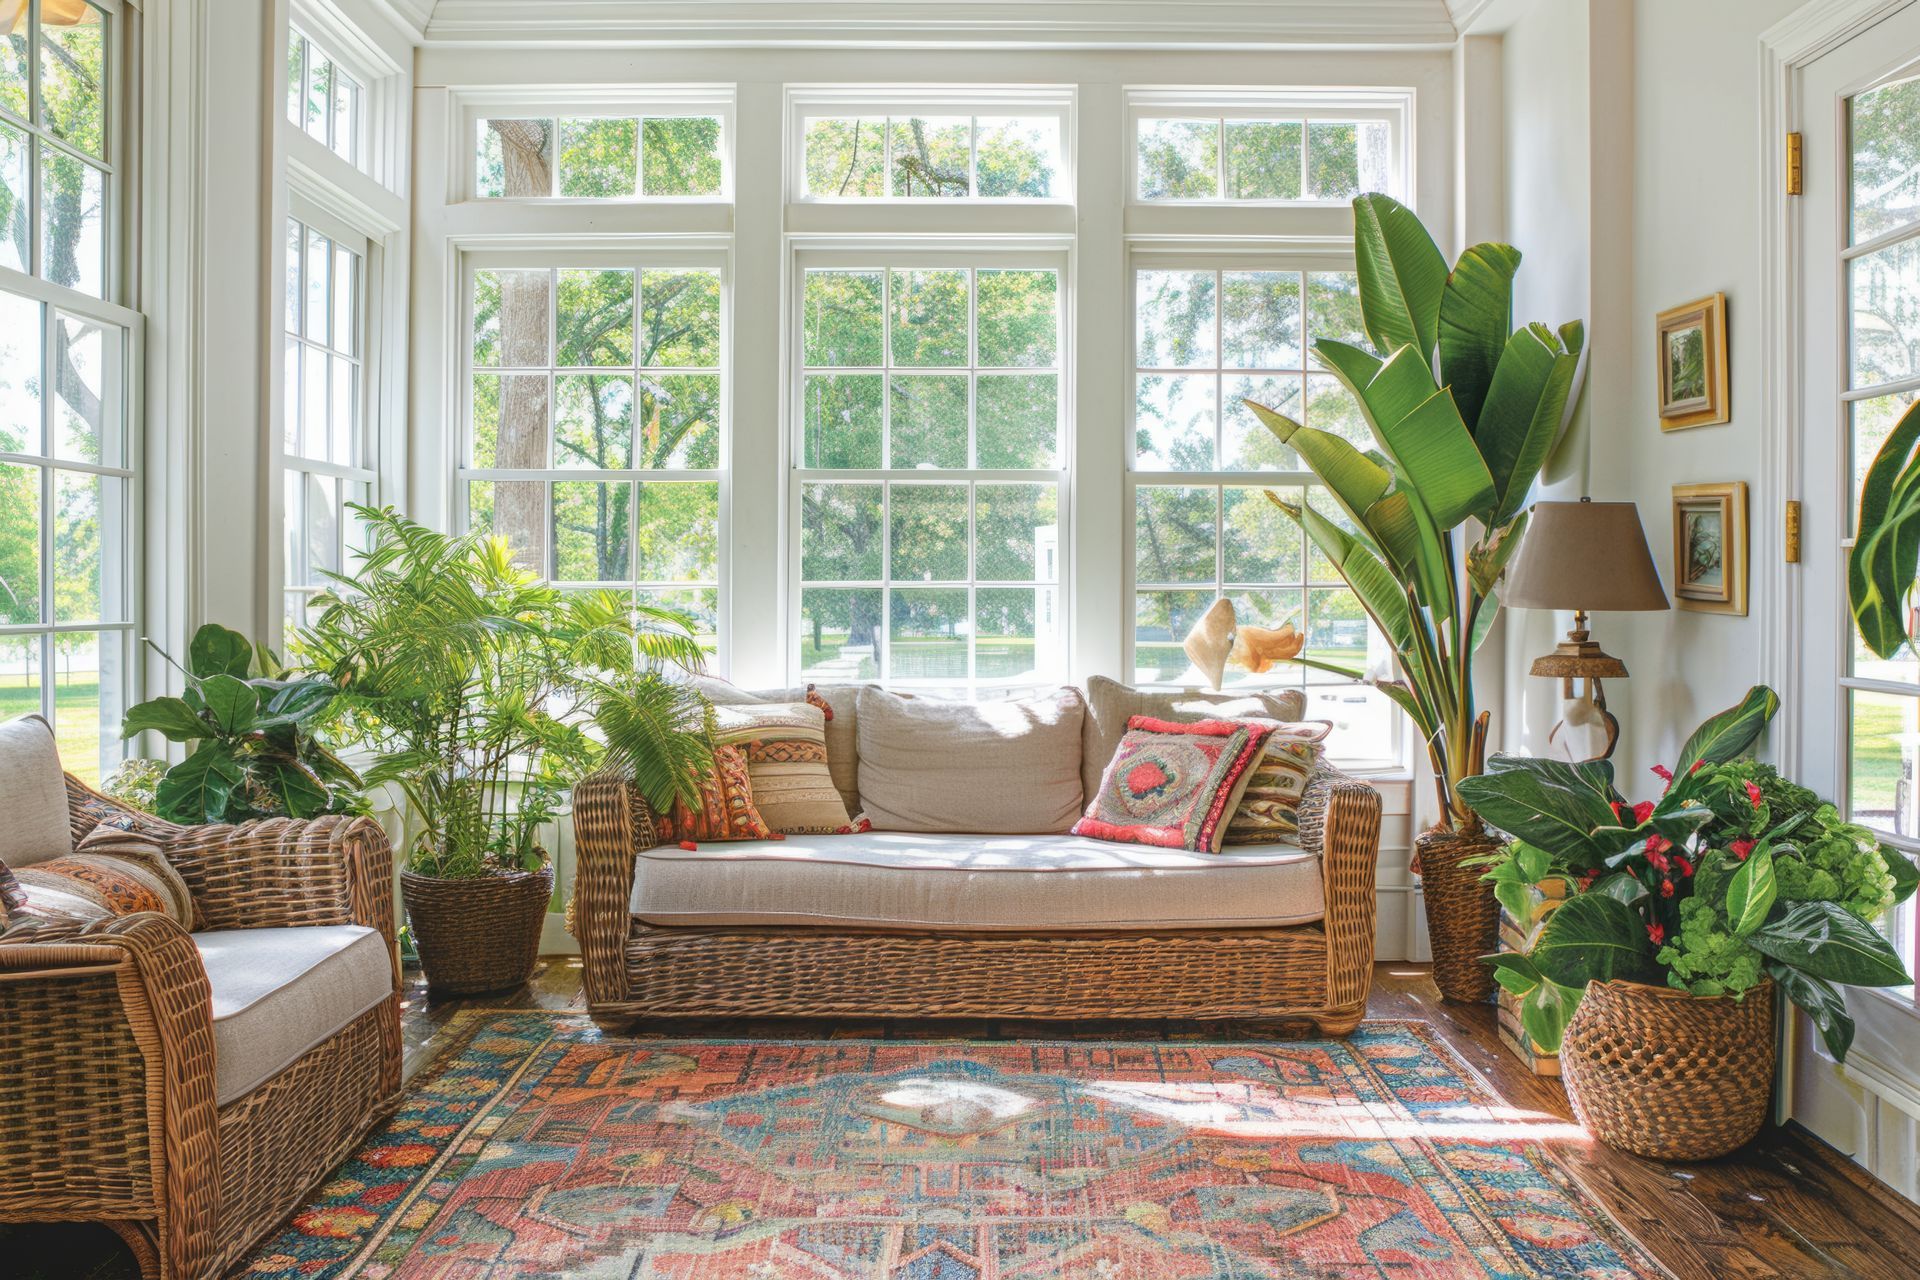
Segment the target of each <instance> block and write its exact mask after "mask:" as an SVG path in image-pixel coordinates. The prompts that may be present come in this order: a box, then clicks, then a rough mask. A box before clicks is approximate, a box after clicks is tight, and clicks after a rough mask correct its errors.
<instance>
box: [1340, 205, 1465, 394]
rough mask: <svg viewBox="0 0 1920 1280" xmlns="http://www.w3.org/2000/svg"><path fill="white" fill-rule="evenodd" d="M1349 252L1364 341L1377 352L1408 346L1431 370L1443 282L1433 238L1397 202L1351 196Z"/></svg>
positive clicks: (1441, 262)
mask: <svg viewBox="0 0 1920 1280" xmlns="http://www.w3.org/2000/svg"><path fill="white" fill-rule="evenodd" d="M1353 252H1354V262H1355V265H1356V266H1357V267H1358V269H1359V276H1360V317H1361V320H1362V321H1363V322H1364V323H1365V325H1366V329H1367V338H1368V340H1369V341H1371V342H1372V343H1373V345H1374V346H1375V347H1376V348H1377V349H1379V350H1381V351H1397V350H1399V349H1400V348H1401V347H1405V346H1411V347H1412V348H1413V349H1414V350H1415V351H1416V352H1417V353H1418V354H1419V356H1420V360H1421V363H1423V364H1425V365H1427V367H1428V368H1429V369H1431V368H1432V364H1433V352H1434V347H1435V345H1436V344H1437V343H1438V341H1439V331H1440V297H1441V294H1442V292H1443V291H1444V290H1445V288H1446V283H1447V260H1446V259H1445V258H1443V257H1441V256H1440V250H1439V247H1438V246H1436V245H1435V244H1434V243H1433V237H1432V236H1430V235H1428V234H1427V229H1426V228H1425V227H1423V226H1421V225H1420V219H1419V218H1417V217H1416V216H1414V212H1413V210H1411V209H1409V208H1407V207H1406V206H1405V205H1403V204H1401V203H1400V202H1399V201H1397V200H1394V199H1393V198H1391V197H1389V196H1383V195H1377V194H1367V195H1361V196H1355V197H1354V201H1353Z"/></svg>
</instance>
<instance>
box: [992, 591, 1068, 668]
mask: <svg viewBox="0 0 1920 1280" xmlns="http://www.w3.org/2000/svg"><path fill="white" fill-rule="evenodd" d="M973 618H974V626H973V635H974V640H973V653H974V658H973V664H974V672H975V674H976V676H977V677H978V678H979V679H981V680H983V681H984V680H1003V681H1007V682H1009V683H1026V682H1031V681H1034V680H1038V679H1043V678H1048V677H1052V678H1056V679H1057V678H1058V676H1059V673H1060V671H1061V669H1062V668H1063V667H1064V666H1065V663H1064V662H1063V661H1062V657H1063V649H1064V646H1063V645H1062V644H1061V643H1060V638H1061V637H1060V589H1059V588H1058V587H1053V586H1039V587H981V588H980V589H979V590H978V591H976V592H974V594H973Z"/></svg>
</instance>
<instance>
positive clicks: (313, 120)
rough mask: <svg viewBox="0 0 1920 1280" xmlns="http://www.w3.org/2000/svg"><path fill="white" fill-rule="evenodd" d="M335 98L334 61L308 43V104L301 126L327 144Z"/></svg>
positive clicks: (309, 135) (317, 140)
mask: <svg viewBox="0 0 1920 1280" xmlns="http://www.w3.org/2000/svg"><path fill="white" fill-rule="evenodd" d="M332 100H333V61H332V59H330V58H328V57H327V56H326V55H325V54H324V53H322V52H320V50H319V49H317V48H315V47H314V46H313V44H312V42H308V44H307V104H306V111H305V117H306V118H305V119H304V120H303V121H302V122H301V128H303V129H304V130H306V133H307V136H308V137H310V138H312V139H314V140H315V141H316V142H318V143H320V144H321V145H322V146H324V145H326V141H327V117H328V115H329V114H330V104H331V103H332Z"/></svg>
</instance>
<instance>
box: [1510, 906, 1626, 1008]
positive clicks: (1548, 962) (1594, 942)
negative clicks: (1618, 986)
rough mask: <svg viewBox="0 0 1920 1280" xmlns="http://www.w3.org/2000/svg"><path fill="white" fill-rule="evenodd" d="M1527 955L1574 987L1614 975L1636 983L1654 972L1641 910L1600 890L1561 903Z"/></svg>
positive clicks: (1551, 975)
mask: <svg viewBox="0 0 1920 1280" xmlns="http://www.w3.org/2000/svg"><path fill="white" fill-rule="evenodd" d="M1528 955H1529V956H1531V957H1532V959H1533V963H1534V964H1535V965H1536V966H1537V967H1538V968H1539V970H1540V972H1541V974H1542V975H1543V976H1545V977H1546V978H1548V979H1550V980H1552V981H1554V982H1557V983H1559V984H1560V985H1561V986H1563V987H1573V988H1575V989H1577V990H1584V989H1585V988H1586V985H1587V984H1588V983H1589V982H1607V981H1610V980H1612V979H1614V978H1627V979H1632V980H1636V981H1637V980H1639V979H1641V978H1645V977H1647V976H1649V975H1650V973H1651V972H1652V970H1653V953H1652V949H1651V947H1650V946H1649V944H1648V942H1647V931H1646V927H1645V926H1644V925H1643V924H1642V922H1641V920H1640V914H1639V913H1638V912H1637V911H1635V910H1634V909H1633V908H1632V907H1630V906H1628V905H1627V904H1626V903H1624V902H1622V901H1620V900H1619V899H1618V898H1614V897H1609V896H1608V895H1606V894H1601V893H1583V894H1580V895H1579V896H1578V897H1573V898H1569V899H1567V900H1566V901H1565V902H1563V903H1561V904H1560V906H1559V908H1558V909H1557V910H1555V911H1554V913H1553V914H1552V915H1551V916H1549V917H1548V918H1547V923H1546V924H1545V925H1544V926H1543V927H1542V928H1541V930H1540V938H1539V940H1538V941H1537V942H1535V943H1534V944H1533V950H1532V951H1530V952H1528Z"/></svg>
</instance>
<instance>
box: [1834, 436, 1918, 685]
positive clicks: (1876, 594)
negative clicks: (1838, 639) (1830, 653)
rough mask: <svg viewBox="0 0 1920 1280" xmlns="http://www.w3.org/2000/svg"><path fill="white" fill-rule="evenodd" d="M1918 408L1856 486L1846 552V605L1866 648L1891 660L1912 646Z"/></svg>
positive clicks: (1882, 447)
mask: <svg viewBox="0 0 1920 1280" xmlns="http://www.w3.org/2000/svg"><path fill="white" fill-rule="evenodd" d="M1916 444H1920V403H1916V404H1914V405H1911V406H1910V407H1909V408H1908V409H1907V411H1906V413H1904V414H1902V415H1901V417H1900V421H1899V422H1897V423H1895V424H1894V428H1893V430H1892V431H1891V432H1889V433H1888V434H1887V438H1886V440H1885V441H1883V442H1882V443H1881V445H1880V448H1879V450H1878V452H1876V453H1875V454H1874V456H1873V464H1872V465H1871V466H1869V467H1868V468H1867V476H1866V479H1865V480H1864V481H1862V482H1861V485H1860V501H1859V502H1858V504H1856V510H1858V512H1859V513H1860V523H1859V527H1858V529H1857V531H1856V533H1855V537H1854V542H1853V550H1851V551H1850V552H1848V553H1847V602H1848V604H1849V606H1850V607H1851V608H1852V610H1853V621H1854V625H1855V626H1856V627H1858V628H1859V631H1860V638H1861V639H1862V640H1865V641H1866V643H1867V647H1868V648H1869V649H1871V650H1873V652H1874V653H1875V655H1877V656H1878V657H1881V658H1891V657H1893V656H1894V655H1895V654H1897V653H1899V652H1900V650H1901V649H1903V648H1906V647H1908V646H1910V645H1912V643H1913V633H1912V626H1913V614H1912V611H1911V610H1910V609H1909V608H1908V607H1907V603H1908V597H1910V596H1911V595H1912V594H1913V582H1914V575H1915V571H1916V568H1920V453H1916V451H1915V447H1914V446H1915V445H1916Z"/></svg>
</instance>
